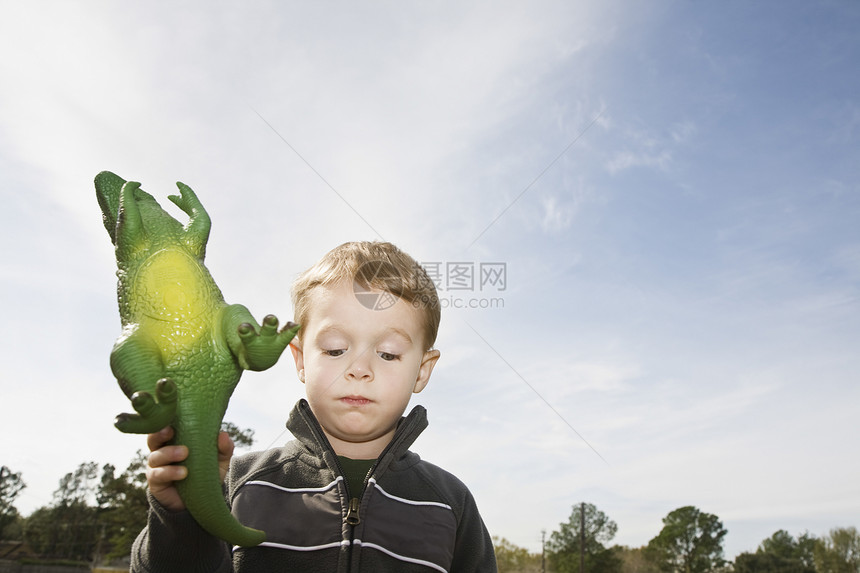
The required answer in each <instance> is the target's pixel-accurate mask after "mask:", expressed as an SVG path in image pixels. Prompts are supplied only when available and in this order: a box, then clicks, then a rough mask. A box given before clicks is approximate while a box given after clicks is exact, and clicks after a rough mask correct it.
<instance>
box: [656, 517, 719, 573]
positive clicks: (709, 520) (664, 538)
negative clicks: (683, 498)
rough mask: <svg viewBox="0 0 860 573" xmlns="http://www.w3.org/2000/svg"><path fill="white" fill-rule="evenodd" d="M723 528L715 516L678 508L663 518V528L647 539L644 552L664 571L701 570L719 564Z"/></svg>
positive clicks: (684, 572) (689, 572)
mask: <svg viewBox="0 0 860 573" xmlns="http://www.w3.org/2000/svg"><path fill="white" fill-rule="evenodd" d="M726 533H727V530H726V529H725V528H724V527H723V524H722V522H721V521H720V520H719V518H718V517H717V516H716V515H713V514H710V513H704V512H702V511H699V509H698V508H695V507H693V506H686V507H680V508H678V509H676V510H674V511H672V512H671V513H669V515H667V516H666V517H664V518H663V529H662V530H660V533H659V534H658V535H657V537H655V538H654V539H652V540H651V541H650V542H648V546H647V548H646V551H645V553H646V555H647V556H648V559H649V560H650V561H651V562H652V563H654V564H655V565H656V566H657V567H659V569H660V570H661V571H665V572H667V573H703V572H705V571H714V570H716V569H718V568H720V567H722V566H723V564H724V560H723V538H724V537H725V536H726Z"/></svg>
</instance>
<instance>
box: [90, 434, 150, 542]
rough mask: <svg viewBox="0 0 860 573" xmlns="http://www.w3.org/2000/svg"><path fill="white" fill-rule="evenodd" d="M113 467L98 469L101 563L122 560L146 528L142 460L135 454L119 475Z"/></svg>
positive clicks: (143, 466)
mask: <svg viewBox="0 0 860 573" xmlns="http://www.w3.org/2000/svg"><path fill="white" fill-rule="evenodd" d="M115 474H116V470H115V468H114V466H112V465H110V464H107V465H105V466H104V467H103V468H102V478H101V483H100V485H99V489H98V494H97V496H96V499H97V502H98V512H99V522H100V523H101V525H102V527H101V529H100V532H99V539H98V544H97V546H96V554H97V555H96V556H97V557H100V558H101V557H103V558H104V559H113V558H117V557H123V556H126V555H128V554H129V552H130V551H131V545H132V543H134V540H135V538H136V537H137V534H138V533H140V531H141V530H142V529H143V528H144V527H145V526H146V519H147V511H148V509H149V502H148V500H147V497H146V456H145V455H144V453H143V452H142V451H140V450H138V452H137V454H136V455H135V457H134V459H132V461H131V463H129V465H128V467H127V468H126V469H125V471H124V472H123V473H121V474H120V475H118V476H117V475H115Z"/></svg>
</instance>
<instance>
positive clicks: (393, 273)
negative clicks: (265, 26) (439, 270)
mask: <svg viewBox="0 0 860 573" xmlns="http://www.w3.org/2000/svg"><path fill="white" fill-rule="evenodd" d="M343 280H349V281H352V283H353V288H354V289H356V295H357V296H359V295H360V294H361V290H362V289H363V290H364V291H383V292H386V293H390V294H392V295H394V296H396V297H398V298H400V299H402V300H403V301H404V302H407V303H409V304H411V305H412V306H413V307H415V308H416V309H417V310H419V311H421V312H422V313H423V315H424V321H423V322H424V325H423V326H424V345H425V348H424V350H425V351H426V350H430V349H431V348H433V344H434V343H435V342H436V334H437V333H438V331H439V320H440V318H441V312H440V305H439V297H438V296H437V294H436V286H435V285H434V284H433V281H432V280H430V277H429V276H428V275H427V272H426V271H425V270H424V269H423V268H422V267H421V265H419V264H418V263H417V262H416V261H415V259H413V258H412V257H410V256H409V255H407V254H406V253H404V252H403V251H401V250H400V249H398V248H397V247H396V246H394V245H393V244H391V243H387V242H381V241H356V242H350V243H344V244H342V245H340V246H339V247H335V248H334V249H332V250H331V251H329V252H328V253H326V254H325V256H323V258H322V259H320V260H319V262H317V264H315V265H314V266H312V267H311V268H309V269H308V270H306V271H305V272H303V273H302V274H301V275H299V277H298V278H297V279H296V281H295V282H294V283H293V288H292V301H293V313H294V315H295V316H294V320H295V321H296V322H298V323H299V324H302V325H304V324H307V319H308V315H309V313H310V308H309V307H310V299H311V296H310V295H311V293H312V291H313V289H315V288H316V287H319V286H322V287H328V286H334V285H336V284H338V283H339V282H341V281H343ZM392 304H393V303H392ZM301 335H302V331H301V330H299V334H298V337H299V338H300V339H301Z"/></svg>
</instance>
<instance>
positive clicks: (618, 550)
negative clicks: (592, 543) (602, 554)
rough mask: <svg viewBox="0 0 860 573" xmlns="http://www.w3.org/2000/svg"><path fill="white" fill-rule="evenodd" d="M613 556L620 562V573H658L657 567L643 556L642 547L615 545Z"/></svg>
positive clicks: (643, 550) (643, 549)
mask: <svg viewBox="0 0 860 573" xmlns="http://www.w3.org/2000/svg"><path fill="white" fill-rule="evenodd" d="M614 550H615V555H617V556H618V558H619V559H620V560H621V573H659V571H660V570H659V569H657V566H656V565H654V564H653V563H651V562H650V561H649V560H648V559H647V557H646V556H645V548H644V547H625V546H622V545H616V546H615V547H614Z"/></svg>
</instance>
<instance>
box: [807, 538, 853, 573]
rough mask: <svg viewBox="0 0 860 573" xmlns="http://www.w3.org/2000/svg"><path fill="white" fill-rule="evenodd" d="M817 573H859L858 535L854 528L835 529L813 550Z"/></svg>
mask: <svg viewBox="0 0 860 573" xmlns="http://www.w3.org/2000/svg"><path fill="white" fill-rule="evenodd" d="M814 559H815V570H816V571H818V573H860V535H858V533H857V528H855V527H837V528H836V529H831V530H830V535H827V536H825V537H823V538H822V539H821V540H820V541H819V543H817V544H816V546H815V550H814Z"/></svg>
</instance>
